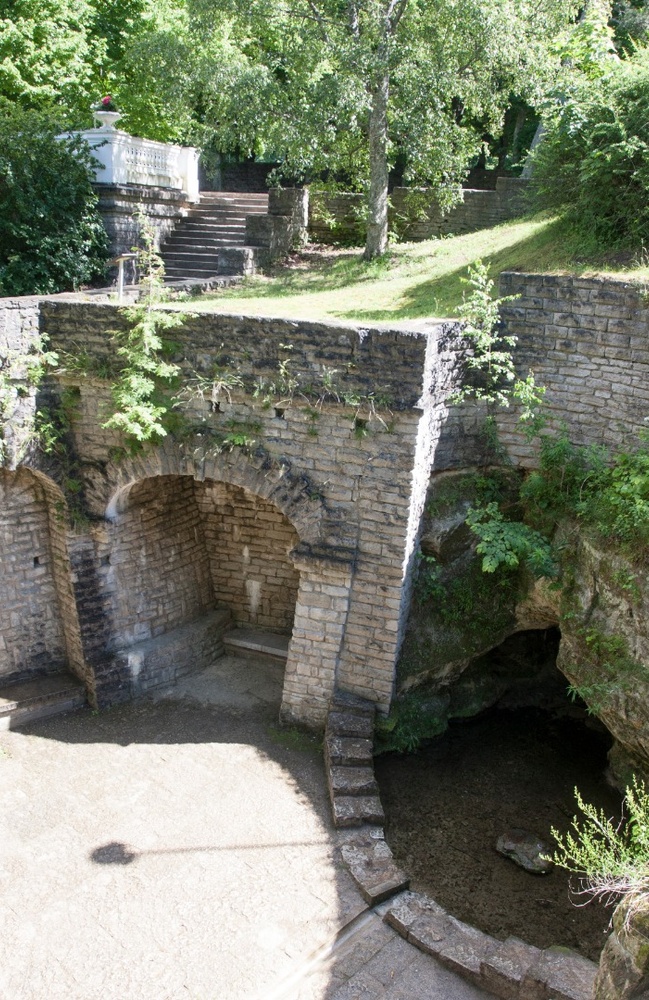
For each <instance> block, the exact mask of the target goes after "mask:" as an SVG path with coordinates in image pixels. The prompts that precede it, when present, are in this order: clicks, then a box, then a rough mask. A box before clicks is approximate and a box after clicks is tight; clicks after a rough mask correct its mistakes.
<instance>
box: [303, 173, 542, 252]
mask: <svg viewBox="0 0 649 1000" xmlns="http://www.w3.org/2000/svg"><path fill="white" fill-rule="evenodd" d="M528 187H529V182H528V181H526V180H523V179H522V178H519V177H499V178H498V180H497V182H496V187H495V189H494V190H491V191H481V190H474V189H471V188H465V189H464V190H463V192H462V197H463V200H462V202H461V203H460V204H459V205H456V206H455V208H453V209H451V211H450V212H448V213H443V212H442V211H441V209H440V207H439V205H438V204H437V202H436V201H435V199H434V197H433V196H432V195H431V194H430V192H429V191H428V190H427V189H426V188H405V187H396V188H394V190H393V191H392V193H391V195H390V228H391V229H392V230H393V231H394V232H396V233H397V234H398V235H399V238H400V239H402V240H412V241H415V242H416V241H419V240H430V239H433V238H434V237H438V236H445V235H448V234H449V233H453V234H454V235H459V234H461V233H472V232H475V231H477V230H479V229H487V228H491V226H497V225H500V223H502V222H507V221H508V220H510V219H514V218H517V217H518V216H520V215H523V214H524V212H525V211H526V209H527V191H528ZM364 204H365V199H364V196H363V195H362V194H350V193H347V192H337V193H335V194H323V193H319V192H316V193H313V194H312V195H311V197H310V204H309V234H310V236H311V238H312V239H313V240H314V241H315V242H319V243H342V244H346V245H351V246H359V245H361V244H362V243H364V224H363V218H364Z"/></svg>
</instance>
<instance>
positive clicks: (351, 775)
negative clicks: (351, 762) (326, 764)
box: [329, 765, 379, 795]
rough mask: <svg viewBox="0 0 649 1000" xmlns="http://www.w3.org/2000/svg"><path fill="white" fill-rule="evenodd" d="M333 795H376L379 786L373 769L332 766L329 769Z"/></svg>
mask: <svg viewBox="0 0 649 1000" xmlns="http://www.w3.org/2000/svg"><path fill="white" fill-rule="evenodd" d="M329 781H330V785H331V791H332V794H333V795H378V793H379V786H378V784H377V782H376V778H375V777H374V768H373V767H371V766H370V767H345V766H339V765H338V766H337V765H333V766H332V767H331V768H330V769H329Z"/></svg>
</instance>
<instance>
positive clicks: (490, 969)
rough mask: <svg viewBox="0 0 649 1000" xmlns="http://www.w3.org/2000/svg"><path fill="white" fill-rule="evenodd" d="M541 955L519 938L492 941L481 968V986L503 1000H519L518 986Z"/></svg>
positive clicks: (537, 949) (537, 950) (538, 950)
mask: <svg viewBox="0 0 649 1000" xmlns="http://www.w3.org/2000/svg"><path fill="white" fill-rule="evenodd" d="M540 955H541V951H540V949H539V948H535V947H534V946H533V945H530V944H526V942H525V941H519V939H518V938H514V937H510V938H507V940H506V941H495V940H494V941H493V944H492V945H490V946H489V947H488V948H487V951H486V954H485V957H484V958H483V960H482V962H481V965H480V976H481V980H482V983H483V984H484V986H485V987H486V989H488V990H490V991H491V992H492V993H495V994H496V996H499V997H502V1000H518V998H519V997H520V988H521V983H522V981H523V979H524V978H525V976H526V975H527V974H528V972H529V969H530V968H531V967H532V966H533V965H534V964H535V963H536V962H537V961H538V960H539V958H540Z"/></svg>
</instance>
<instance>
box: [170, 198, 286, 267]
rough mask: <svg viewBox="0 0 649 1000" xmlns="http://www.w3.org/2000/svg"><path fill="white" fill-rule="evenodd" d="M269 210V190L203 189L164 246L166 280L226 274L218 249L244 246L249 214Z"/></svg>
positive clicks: (261, 213) (263, 212) (262, 213)
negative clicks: (240, 191)
mask: <svg viewBox="0 0 649 1000" xmlns="http://www.w3.org/2000/svg"><path fill="white" fill-rule="evenodd" d="M267 212H268V195H267V194H238V193H234V192H233V193H229V192H226V191H201V195H200V202H199V203H198V205H195V206H194V207H193V208H192V209H190V212H189V215H187V216H186V217H185V218H184V219H182V220H181V221H180V222H179V224H178V225H177V226H176V228H175V229H174V230H173V232H172V233H171V234H170V235H169V237H168V238H167V240H166V241H165V243H164V244H163V246H162V248H161V255H162V259H163V261H164V265H165V276H166V278H167V281H173V282H175V281H184V280H186V279H189V280H194V281H200V280H201V279H204V280H208V279H210V278H213V277H215V275H216V274H217V273H221V274H223V273H224V270H223V268H221V269H220V270H219V251H221V252H222V251H224V250H228V249H230V248H233V247H243V246H245V243H246V216H248V215H266V213H267Z"/></svg>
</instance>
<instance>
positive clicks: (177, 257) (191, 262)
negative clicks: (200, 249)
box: [163, 251, 219, 271]
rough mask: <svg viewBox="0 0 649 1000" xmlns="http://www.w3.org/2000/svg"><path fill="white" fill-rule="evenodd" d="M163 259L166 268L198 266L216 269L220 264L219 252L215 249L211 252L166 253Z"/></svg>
mask: <svg viewBox="0 0 649 1000" xmlns="http://www.w3.org/2000/svg"><path fill="white" fill-rule="evenodd" d="M163 259H164V264H165V268H166V269H169V268H170V267H180V268H188V267H198V268H203V269H207V270H214V271H216V270H218V265H219V255H218V252H214V251H212V252H211V253H186V254H176V253H173V254H165V255H164V258H163Z"/></svg>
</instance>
